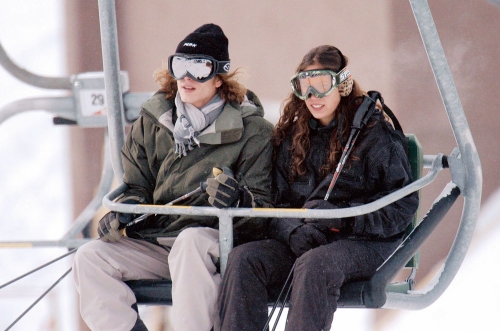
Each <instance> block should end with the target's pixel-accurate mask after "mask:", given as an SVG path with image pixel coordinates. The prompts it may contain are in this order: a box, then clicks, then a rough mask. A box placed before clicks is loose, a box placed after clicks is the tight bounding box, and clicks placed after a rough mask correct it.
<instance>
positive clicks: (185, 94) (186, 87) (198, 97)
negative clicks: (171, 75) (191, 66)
mask: <svg viewBox="0 0 500 331" xmlns="http://www.w3.org/2000/svg"><path fill="white" fill-rule="evenodd" d="M221 85H222V81H221V79H220V78H219V77H217V76H215V77H214V78H212V79H210V80H207V81H206V82H204V83H200V82H197V81H195V80H194V79H191V78H189V77H188V76H186V77H184V78H182V79H179V80H178V81H177V89H178V91H179V94H180V96H181V100H182V102H187V103H190V104H192V105H193V106H195V107H196V108H201V107H203V106H204V105H206V104H207V103H208V102H209V101H210V100H212V98H213V97H214V95H215V94H216V93H217V88H219V87H220V86H221Z"/></svg>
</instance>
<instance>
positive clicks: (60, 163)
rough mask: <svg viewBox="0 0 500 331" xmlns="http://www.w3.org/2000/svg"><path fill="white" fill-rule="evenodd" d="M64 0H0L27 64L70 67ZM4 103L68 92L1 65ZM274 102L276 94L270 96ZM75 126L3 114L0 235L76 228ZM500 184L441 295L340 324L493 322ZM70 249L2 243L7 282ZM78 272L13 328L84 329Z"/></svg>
mask: <svg viewBox="0 0 500 331" xmlns="http://www.w3.org/2000/svg"><path fill="white" fill-rule="evenodd" d="M62 6H63V3H62V1H61V0H44V1H37V0H23V1H10V0H0V8H2V10H1V11H0V42H1V43H2V45H3V47H4V48H5V50H6V51H7V53H8V54H9V56H10V57H11V58H12V59H13V60H14V62H16V63H17V64H18V65H19V66H21V67H24V68H25V69H27V70H29V71H31V72H33V73H36V74H40V75H47V76H64V75H66V74H67V73H65V72H64V70H65V67H66V66H65V59H64V53H65V48H64V30H63V29H64V27H63V24H62V22H63V20H62V17H63V7H62ZM0 86H1V89H0V109H1V107H3V106H5V105H7V104H8V103H10V102H12V101H15V100H19V99H23V98H31V97H37V96H54V95H59V94H60V92H54V91H48V90H42V89H38V88H32V87H30V86H28V85H26V84H24V83H22V82H19V81H18V80H16V79H15V78H13V77H12V76H10V74H8V73H7V72H6V71H5V70H4V69H3V68H0ZM265 105H266V108H267V109H268V111H269V110H270V109H274V108H277V107H278V106H279V103H278V102H276V101H275V102H273V101H268V102H265ZM68 139H69V135H68V129H67V128H66V127H64V126H54V125H52V116H51V115H49V114H47V113H45V112H43V111H36V110H35V111H32V112H27V113H23V114H19V115H16V116H13V117H11V118H10V119H8V120H6V121H5V122H3V123H0V155H1V156H0V185H1V186H0V188H1V190H0V224H1V227H0V241H27V240H57V239H59V238H61V237H62V236H63V235H64V234H65V233H66V231H67V230H68V229H69V227H70V222H71V217H72V216H71V215H72V208H71V201H72V198H71V197H70V191H71V190H70V188H71V177H70V174H69V160H68V158H67V155H68V148H69V144H68ZM499 202H500V191H499V192H497V194H496V195H494V196H492V197H491V198H490V200H489V201H486V202H485V203H484V204H483V208H482V212H481V216H480V221H479V223H478V227H477V231H476V234H475V238H474V241H473V243H472V245H471V247H470V250H469V254H468V256H467V257H466V259H465V261H464V264H463V265H462V268H461V269H460V271H459V273H458V275H457V277H456V278H455V280H454V281H453V283H452V284H451V285H450V287H449V289H448V290H447V291H446V292H445V293H444V294H443V295H442V296H441V298H440V299H439V300H438V301H437V302H436V303H434V304H433V305H431V306H430V307H429V308H426V309H424V310H421V311H412V312H407V311H391V314H388V315H387V316H386V318H384V321H382V322H381V321H377V323H376V325H377V326H374V325H375V324H374V323H375V322H374V315H375V314H374V311H372V310H352V309H341V310H339V311H338V312H337V314H336V316H335V319H334V323H333V329H339V330H342V329H343V330H347V329H350V330H358V331H369V330H372V331H373V330H384V331H386V330H388V331H391V330H402V329H404V330H407V331H411V330H422V329H428V330H449V329H452V330H455V331H466V330H475V329H477V330H489V329H492V325H496V324H497V323H496V322H497V321H496V313H498V312H500V295H499V294H500V293H499V292H500V291H499V290H498V289H497V286H496V285H497V283H496V282H495V281H496V280H497V275H498V273H499V272H500V266H499V264H498V263H497V261H498V256H499V252H500V241H498V240H496V239H497V238H499V237H500V223H499V222H498V220H499V218H500V203H499ZM66 252H67V250H66V249H63V248H33V249H27V248H24V249H21V248H16V249H11V248H2V249H1V250H0V285H1V284H4V283H6V282H7V281H9V280H11V279H13V278H15V277H17V276H19V275H21V274H23V273H25V272H28V271H30V270H32V269H33V268H35V267H38V266H40V265H42V264H44V263H46V262H48V261H50V260H52V259H54V258H56V257H58V256H60V255H62V254H64V253H66ZM71 259H72V257H68V258H66V259H64V260H62V261H59V262H57V263H56V264H54V265H53V266H50V267H48V268H45V269H44V270H42V271H40V272H37V273H36V274H34V275H31V276H28V277H27V278H25V279H23V280H20V281H19V282H16V283H15V284H13V285H10V286H8V287H6V288H3V289H0V329H2V330H4V329H5V328H7V327H8V326H9V325H10V324H11V323H12V322H13V321H14V320H15V319H16V318H17V317H18V316H19V315H20V314H21V313H22V312H23V311H24V310H25V309H26V308H27V307H28V306H29V305H31V303H32V302H33V301H34V300H36V299H37V298H38V296H40V295H41V294H42V293H43V292H44V291H45V290H46V289H47V288H48V287H49V286H50V285H51V284H52V283H53V282H54V281H55V280H56V279H58V278H59V277H60V276H61V275H62V274H63V273H64V272H65V271H66V270H67V269H68V268H69V267H70V262H71ZM76 300H77V299H76V294H75V290H74V287H73V283H72V278H71V275H70V276H68V277H66V279H65V280H63V281H62V282H61V283H60V284H59V285H58V286H57V287H56V288H55V289H54V290H53V291H51V292H50V293H49V295H47V296H46V297H45V298H44V299H43V300H42V301H41V302H40V303H39V304H37V305H36V306H35V308H33V309H32V310H31V311H30V312H28V314H27V315H26V316H25V317H24V318H23V319H21V321H20V322H19V323H17V324H16V325H15V326H14V327H13V328H12V330H43V331H46V330H76V329H77V322H76V321H77V315H76V314H77V308H76Z"/></svg>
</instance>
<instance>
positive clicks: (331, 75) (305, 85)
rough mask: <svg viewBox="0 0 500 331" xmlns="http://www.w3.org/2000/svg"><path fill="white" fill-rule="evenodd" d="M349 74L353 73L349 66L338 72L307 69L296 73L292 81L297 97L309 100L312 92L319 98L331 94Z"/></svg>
mask: <svg viewBox="0 0 500 331" xmlns="http://www.w3.org/2000/svg"><path fill="white" fill-rule="evenodd" d="M349 76H351V73H350V72H349V70H347V68H344V69H342V70H340V72H338V73H336V72H335V71H333V70H326V69H321V70H307V71H299V72H298V73H297V74H295V75H294V76H293V77H292V79H291V81H290V83H291V84H292V91H293V93H294V94H295V95H296V96H297V98H299V99H301V100H307V99H308V98H309V97H310V96H311V94H314V95H315V96H316V97H317V98H323V97H325V96H327V95H329V94H330V93H332V91H333V90H335V89H336V88H337V87H338V86H339V85H340V84H342V83H343V82H344V81H345V80H346V79H347V78H349Z"/></svg>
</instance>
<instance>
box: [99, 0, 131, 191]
mask: <svg viewBox="0 0 500 331" xmlns="http://www.w3.org/2000/svg"><path fill="white" fill-rule="evenodd" d="M98 2H99V22H100V27H101V46H102V59H103V67H104V87H105V89H106V104H107V118H108V133H109V136H110V142H111V162H112V165H113V170H114V172H115V177H116V179H117V180H118V181H119V182H121V181H122V178H123V166H122V162H121V148H122V146H123V144H124V142H125V128H124V124H123V96H122V87H121V80H120V59H119V56H118V33H117V29H116V11H115V1H114V0H99V1H98Z"/></svg>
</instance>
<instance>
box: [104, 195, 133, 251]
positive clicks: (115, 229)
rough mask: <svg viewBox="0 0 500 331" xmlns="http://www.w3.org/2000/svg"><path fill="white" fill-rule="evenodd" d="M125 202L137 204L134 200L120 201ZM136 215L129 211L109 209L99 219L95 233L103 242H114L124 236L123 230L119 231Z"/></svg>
mask: <svg viewBox="0 0 500 331" xmlns="http://www.w3.org/2000/svg"><path fill="white" fill-rule="evenodd" d="M121 203H125V204H137V201H136V200H125V201H121ZM136 216H137V215H136V214H129V213H117V212H114V211H110V212H109V213H107V214H106V215H104V217H103V218H101V220H100V221H99V225H98V227H97V234H98V235H99V238H101V240H102V241H104V242H116V241H118V240H120V239H121V238H123V237H124V235H125V232H124V231H120V230H122V229H124V228H125V226H126V225H127V224H128V223H130V222H131V221H132V220H133V219H134V218H135V217H136Z"/></svg>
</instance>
